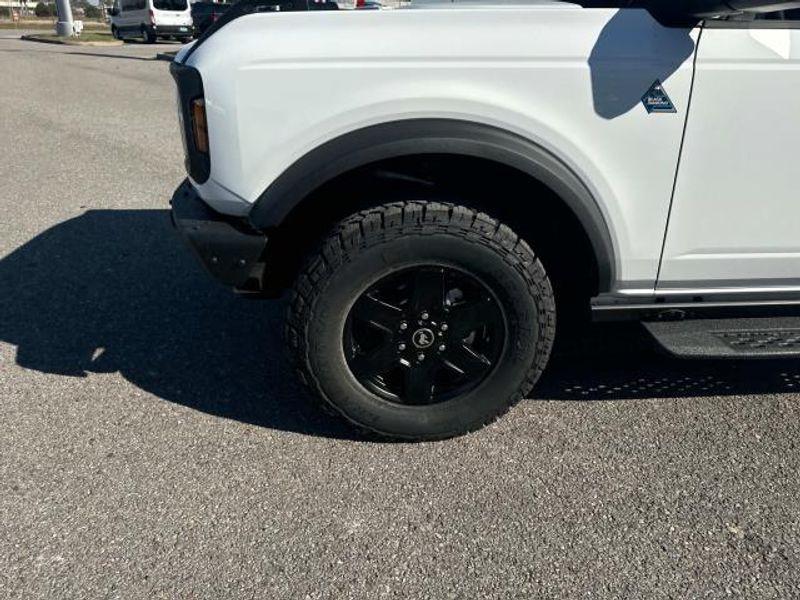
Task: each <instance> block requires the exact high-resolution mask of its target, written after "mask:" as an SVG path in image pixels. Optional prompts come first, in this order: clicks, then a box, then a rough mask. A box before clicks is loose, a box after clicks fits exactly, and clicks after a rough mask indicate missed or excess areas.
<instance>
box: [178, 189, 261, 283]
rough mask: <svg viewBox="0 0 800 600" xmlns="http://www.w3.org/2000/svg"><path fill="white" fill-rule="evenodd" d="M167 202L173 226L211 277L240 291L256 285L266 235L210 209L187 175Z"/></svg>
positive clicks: (259, 277) (259, 279) (241, 221)
mask: <svg viewBox="0 0 800 600" xmlns="http://www.w3.org/2000/svg"><path fill="white" fill-rule="evenodd" d="M170 204H171V205H172V223H173V225H174V226H175V229H177V230H178V233H179V234H180V235H181V237H182V238H183V239H184V240H185V241H186V243H187V244H188V245H189V247H190V248H191V249H192V251H193V253H194V255H195V256H196V257H197V258H198V259H199V260H200V263H201V264H202V265H203V266H204V267H205V269H206V270H207V271H208V272H209V273H211V275H212V276H213V277H214V278H215V279H217V280H218V281H220V282H221V283H223V284H225V285H227V286H231V287H233V288H236V289H239V290H241V291H250V290H256V289H258V288H260V285H261V281H262V279H263V272H264V264H263V262H261V258H262V256H263V254H264V249H265V248H266V246H267V236H266V235H264V234H263V233H261V232H259V231H256V230H254V229H252V228H251V227H250V226H249V225H247V223H246V222H245V221H243V220H241V219H236V218H235V217H228V216H226V215H222V214H220V213H218V212H216V211H214V210H212V209H211V208H210V207H209V206H208V205H207V204H206V203H205V202H203V200H202V199H201V198H200V196H199V195H198V194H197V191H196V190H195V189H194V186H192V184H191V182H190V181H189V180H188V179H186V180H184V181H183V183H181V185H180V186H178V189H176V190H175V193H174V194H173V195H172V200H171V201H170Z"/></svg>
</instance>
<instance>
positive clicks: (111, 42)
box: [20, 35, 124, 48]
mask: <svg viewBox="0 0 800 600" xmlns="http://www.w3.org/2000/svg"><path fill="white" fill-rule="evenodd" d="M20 39H22V40H25V41H27V42H39V43H40V44H60V45H62V46H94V47H98V48H103V47H106V48H108V47H113V46H122V45H123V44H124V42H123V41H122V40H109V41H107V42H81V41H80V40H75V41H73V40H62V39H58V38H45V37H40V36H38V35H23V36H20Z"/></svg>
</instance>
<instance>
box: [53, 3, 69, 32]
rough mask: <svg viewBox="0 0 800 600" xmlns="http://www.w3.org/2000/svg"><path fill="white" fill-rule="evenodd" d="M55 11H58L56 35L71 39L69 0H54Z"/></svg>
mask: <svg viewBox="0 0 800 600" xmlns="http://www.w3.org/2000/svg"><path fill="white" fill-rule="evenodd" d="M56 9H57V10H58V22H57V23H56V34H57V35H60V36H65V37H72V7H70V5H69V0H56Z"/></svg>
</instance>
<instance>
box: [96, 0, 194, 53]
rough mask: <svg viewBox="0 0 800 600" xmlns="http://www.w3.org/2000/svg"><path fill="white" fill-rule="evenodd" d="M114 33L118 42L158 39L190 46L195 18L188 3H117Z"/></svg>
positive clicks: (165, 0) (170, 0) (119, 0)
mask: <svg viewBox="0 0 800 600" xmlns="http://www.w3.org/2000/svg"><path fill="white" fill-rule="evenodd" d="M111 33H112V34H113V35H114V37H115V38H117V39H129V38H137V39H140V40H142V41H144V42H148V43H153V42H155V41H156V39H158V38H174V39H178V40H180V41H182V42H184V43H185V42H188V41H189V40H190V39H191V37H192V14H191V10H190V9H189V2H188V0H115V2H114V7H113V8H112V9H111Z"/></svg>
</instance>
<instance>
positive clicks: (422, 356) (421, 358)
mask: <svg viewBox="0 0 800 600" xmlns="http://www.w3.org/2000/svg"><path fill="white" fill-rule="evenodd" d="M417 360H418V361H419V362H422V361H423V360H425V355H424V354H423V353H422V352H420V353H419V354H417Z"/></svg>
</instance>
